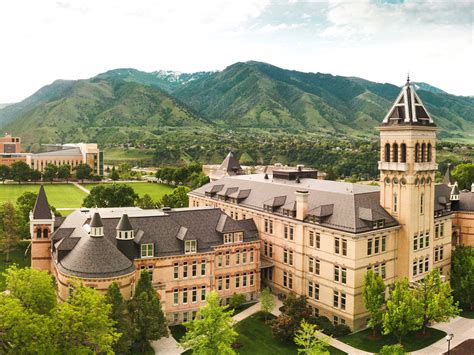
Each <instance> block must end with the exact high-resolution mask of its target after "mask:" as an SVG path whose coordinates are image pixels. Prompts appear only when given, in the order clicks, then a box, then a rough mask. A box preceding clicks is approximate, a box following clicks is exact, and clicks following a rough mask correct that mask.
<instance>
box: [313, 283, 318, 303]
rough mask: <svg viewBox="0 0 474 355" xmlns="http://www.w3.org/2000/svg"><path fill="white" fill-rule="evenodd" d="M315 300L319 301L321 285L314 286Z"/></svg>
mask: <svg viewBox="0 0 474 355" xmlns="http://www.w3.org/2000/svg"><path fill="white" fill-rule="evenodd" d="M314 299H315V300H319V284H317V283H315V284H314Z"/></svg>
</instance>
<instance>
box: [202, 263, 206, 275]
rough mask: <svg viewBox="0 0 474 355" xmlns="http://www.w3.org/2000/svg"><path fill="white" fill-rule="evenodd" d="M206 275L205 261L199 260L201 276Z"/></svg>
mask: <svg viewBox="0 0 474 355" xmlns="http://www.w3.org/2000/svg"><path fill="white" fill-rule="evenodd" d="M204 275H206V260H201V276H204Z"/></svg>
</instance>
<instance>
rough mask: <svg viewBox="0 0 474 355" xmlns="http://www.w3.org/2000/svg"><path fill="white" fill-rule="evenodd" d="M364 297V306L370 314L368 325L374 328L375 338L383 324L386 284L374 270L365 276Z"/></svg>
mask: <svg viewBox="0 0 474 355" xmlns="http://www.w3.org/2000/svg"><path fill="white" fill-rule="evenodd" d="M362 295H363V299H364V306H365V308H366V309H367V310H368V311H369V313H370V319H369V321H368V323H367V324H368V326H369V327H371V328H372V334H373V335H374V336H375V329H376V328H377V327H379V326H380V325H381V324H382V315H383V309H382V307H383V305H384V304H385V284H384V282H383V279H382V277H381V276H380V275H378V274H376V273H374V271H373V270H369V271H367V273H366V274H365V278H364V288H363V289H362Z"/></svg>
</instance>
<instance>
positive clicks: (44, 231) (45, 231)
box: [43, 228, 49, 238]
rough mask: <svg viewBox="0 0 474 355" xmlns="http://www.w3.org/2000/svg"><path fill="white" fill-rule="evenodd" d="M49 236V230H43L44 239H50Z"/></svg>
mask: <svg viewBox="0 0 474 355" xmlns="http://www.w3.org/2000/svg"><path fill="white" fill-rule="evenodd" d="M48 234H49V229H48V228H45V229H43V238H48Z"/></svg>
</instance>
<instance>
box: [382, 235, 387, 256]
mask: <svg viewBox="0 0 474 355" xmlns="http://www.w3.org/2000/svg"><path fill="white" fill-rule="evenodd" d="M386 248H387V237H386V236H385V235H384V236H382V253H384V252H385V250H386Z"/></svg>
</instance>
